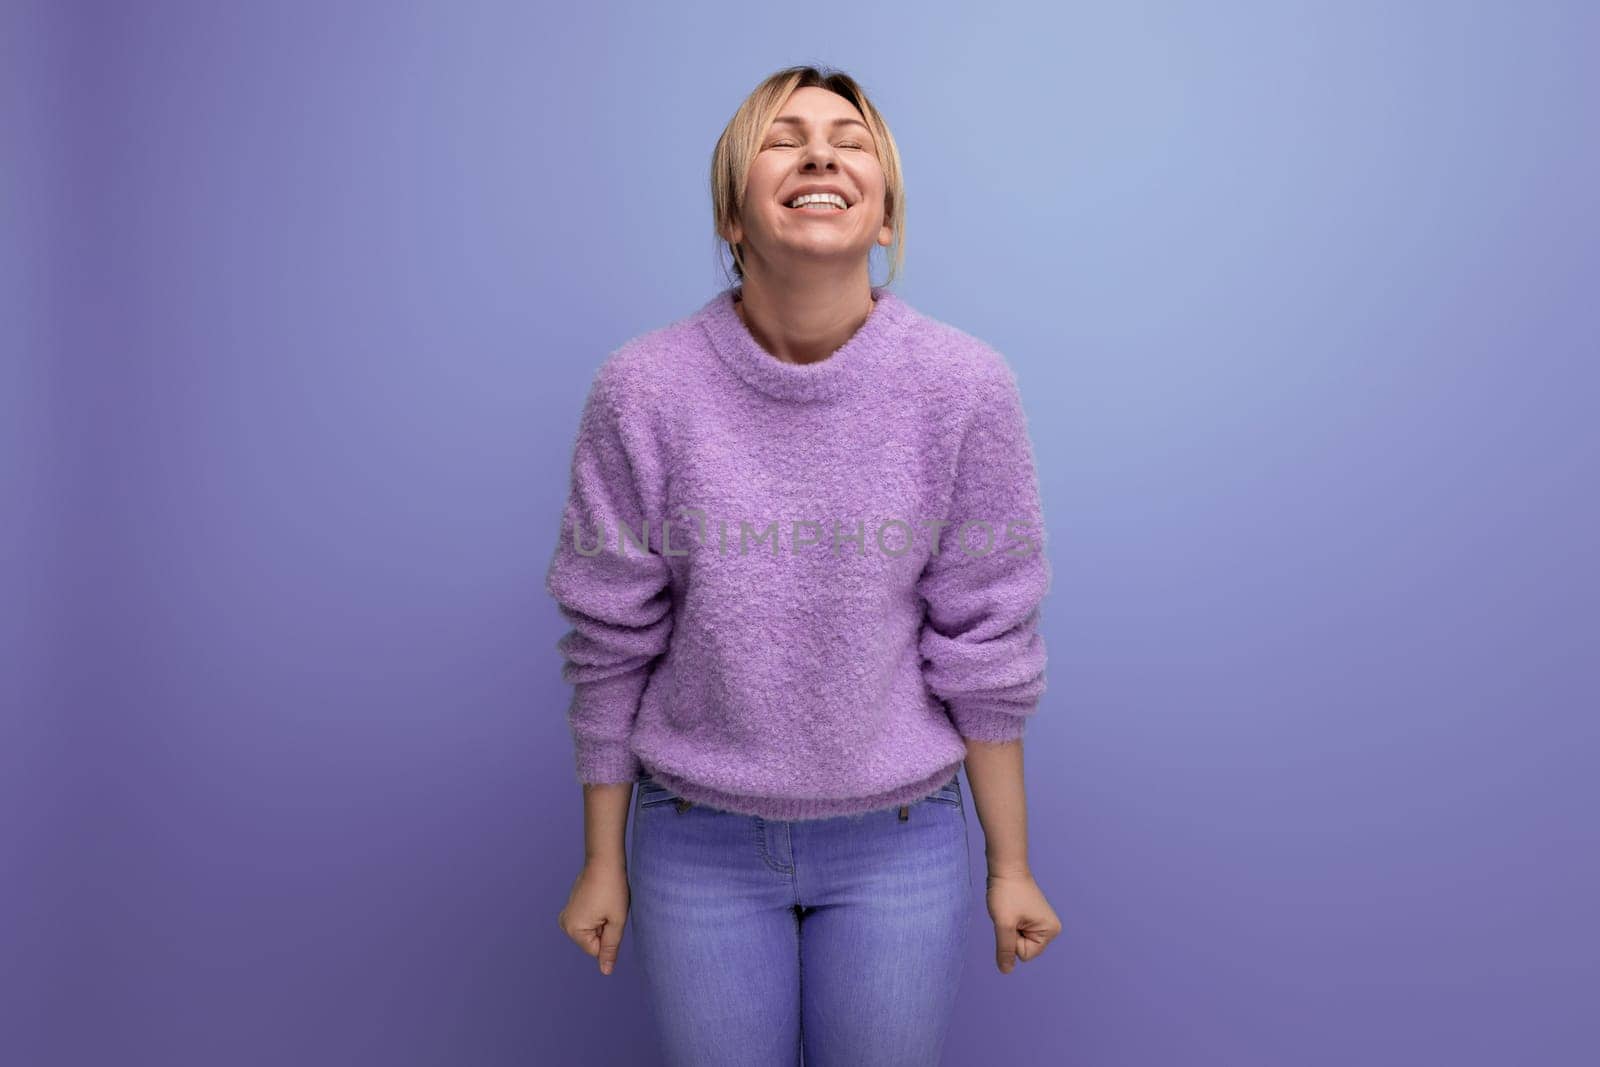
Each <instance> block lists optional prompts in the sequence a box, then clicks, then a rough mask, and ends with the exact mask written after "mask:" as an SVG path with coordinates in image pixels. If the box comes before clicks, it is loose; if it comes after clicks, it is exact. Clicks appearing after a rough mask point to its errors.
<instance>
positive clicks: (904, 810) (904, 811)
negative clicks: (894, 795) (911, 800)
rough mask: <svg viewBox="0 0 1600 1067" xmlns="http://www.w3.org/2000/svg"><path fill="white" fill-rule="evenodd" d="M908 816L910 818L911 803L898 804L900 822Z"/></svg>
mask: <svg viewBox="0 0 1600 1067" xmlns="http://www.w3.org/2000/svg"><path fill="white" fill-rule="evenodd" d="M909 818H911V805H910V804H902V805H900V821H901V822H905V821H906V820H907V819H909Z"/></svg>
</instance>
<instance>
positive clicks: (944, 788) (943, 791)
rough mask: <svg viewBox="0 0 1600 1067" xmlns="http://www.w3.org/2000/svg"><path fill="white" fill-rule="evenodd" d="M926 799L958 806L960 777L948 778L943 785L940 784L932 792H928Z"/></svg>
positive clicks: (959, 804)
mask: <svg viewBox="0 0 1600 1067" xmlns="http://www.w3.org/2000/svg"><path fill="white" fill-rule="evenodd" d="M927 799H928V800H931V801H934V802H935V803H939V804H954V805H956V806H957V807H960V806H961V779H960V778H959V777H956V778H952V779H950V780H949V781H948V782H946V783H945V784H944V785H941V786H940V787H939V788H938V789H935V790H934V791H933V792H932V793H930V794H929V795H928V797H927Z"/></svg>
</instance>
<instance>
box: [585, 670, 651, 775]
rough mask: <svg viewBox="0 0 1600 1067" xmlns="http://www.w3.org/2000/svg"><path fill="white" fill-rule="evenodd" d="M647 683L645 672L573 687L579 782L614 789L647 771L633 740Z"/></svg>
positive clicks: (616, 676)
mask: <svg viewBox="0 0 1600 1067" xmlns="http://www.w3.org/2000/svg"><path fill="white" fill-rule="evenodd" d="M646 680H647V679H646V675H645V673H644V672H640V671H629V672H627V673H625V674H618V675H613V676H612V677H610V678H604V679H600V680H597V681H593V682H584V683H582V684H581V685H575V686H574V687H573V694H572V710H571V711H570V712H569V713H568V716H567V721H568V724H569V726H570V727H571V729H572V745H573V751H574V755H575V756H576V763H577V770H578V781H579V782H581V783H583V784H584V785H610V784H613V783H616V782H632V781H634V780H636V779H637V778H638V777H639V774H640V771H641V770H642V769H643V768H642V765H641V764H640V763H639V757H637V756H635V755H634V754H633V749H632V747H631V745H630V744H629V736H630V735H631V734H632V732H633V722H634V718H635V716H636V715H637V714H638V710H639V695H640V693H642V692H643V690H644V683H645V681H646Z"/></svg>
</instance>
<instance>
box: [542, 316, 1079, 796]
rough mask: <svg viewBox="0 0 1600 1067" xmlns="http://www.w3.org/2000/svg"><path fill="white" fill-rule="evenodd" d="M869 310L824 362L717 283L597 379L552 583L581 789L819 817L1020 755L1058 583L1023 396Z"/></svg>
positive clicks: (999, 375) (956, 350)
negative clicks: (983, 747) (761, 337)
mask: <svg viewBox="0 0 1600 1067" xmlns="http://www.w3.org/2000/svg"><path fill="white" fill-rule="evenodd" d="M872 293H873V297H874V299H875V301H876V302H875V304H874V305H873V309H872V311H871V313H870V314H869V315H868V316H867V319H866V321H865V322H864V323H863V324H862V326H861V327H860V328H859V329H858V330H857V331H856V332H855V333H854V334H853V335H852V336H851V337H850V338H849V340H847V341H846V342H845V344H844V345H843V346H842V347H840V348H839V349H838V350H837V351H835V352H834V353H833V354H832V355H830V356H829V357H828V358H826V359H824V360H821V361H819V362H815V363H809V364H796V363H786V362H783V361H781V360H779V359H777V358H776V357H775V356H773V355H771V354H770V353H769V352H767V351H766V350H765V349H764V348H762V347H761V345H760V344H759V343H758V342H757V341H756V340H755V338H754V336H753V335H752V334H751V333H750V331H749V329H748V327H746V325H745V324H744V321H743V320H742V319H741V318H740V317H739V314H738V311H737V310H736V309H735V307H734V303H735V301H737V300H738V299H740V297H741V290H740V288H738V287H731V288H728V289H724V290H723V291H721V292H720V293H718V294H717V295H716V296H715V297H713V298H712V299H711V300H710V301H708V302H707V303H706V304H705V305H704V306H703V307H702V308H701V309H700V310H699V311H697V312H695V313H693V314H692V315H688V316H687V317H685V318H682V319H680V320H678V321H676V322H673V323H671V324H669V325H666V326H663V327H661V328H658V329H656V330H654V331H652V332H649V333H646V334H643V335H641V336H638V337H635V338H634V339H632V340H630V341H628V342H627V343H626V344H624V345H622V346H621V347H620V348H618V349H616V350H615V351H613V352H611V354H610V355H609V356H608V357H607V358H606V359H605V360H604V361H603V362H602V364H601V365H600V367H599V369H598V371H597V372H596V374H595V376H594V379H593V383H592V385H591V386H590V389H589V394H588V399H587V401H586V403H585V406H584V409H583V413H582V416H581V418H580V421H579V426H578V433H577V443H576V446H575V448H574V450H573V454H572V468H571V490H570V494H569V496H568V499H567V503H566V507H565V509H564V512H563V515H562V527H561V536H560V541H559V543H558V544H557V546H556V549H555V553H554V557H553V558H552V560H551V562H550V566H549V570H548V574H547V579H546V588H547V590H548V591H549V593H550V594H551V596H553V597H554V598H555V600H556V602H557V605H558V607H559V610H560V612H561V614H562V616H563V617H564V618H565V620H566V621H567V622H568V623H570V624H571V629H570V630H569V631H568V632H566V633H565V634H564V635H563V636H562V637H561V639H560V641H559V642H558V646H557V647H558V651H559V652H560V653H561V654H562V658H563V666H562V678H563V680H564V681H566V682H569V683H571V685H572V686H573V699H572V703H571V705H570V707H569V709H568V712H567V722H568V724H569V726H570V728H571V732H572V737H573V741H574V745H575V749H576V756H577V772H578V780H579V781H580V782H582V783H586V784H587V783H612V782H632V781H635V780H637V779H638V778H639V777H641V775H642V774H643V773H648V774H650V775H651V776H653V777H654V778H655V779H656V780H657V781H659V782H660V783H661V784H663V785H665V786H666V787H667V788H669V789H671V790H672V791H674V792H675V793H677V794H678V795H679V796H681V797H684V798H685V799H688V800H691V801H695V802H697V803H700V804H703V805H707V806H710V807H714V808H719V809H722V810H724V811H729V812H735V813H740V814H746V815H756V816H761V817H764V818H769V819H785V820H798V819H815V818H828V817H832V816H838V815H852V814H861V813H866V812H870V811H875V810H878V809H884V808H891V807H896V806H899V805H902V804H907V803H910V802H912V801H915V800H919V799H921V798H923V797H926V796H928V795H930V794H931V793H933V792H934V791H936V790H937V789H938V787H939V786H940V785H942V784H943V783H945V782H946V781H948V780H949V779H950V777H951V776H952V775H953V774H954V773H955V770H956V768H957V767H958V766H959V765H960V763H961V762H962V760H963V759H964V758H965V756H966V742H967V741H968V740H980V741H1010V740H1014V739H1017V738H1019V737H1021V736H1022V733H1023V728H1024V726H1025V724H1026V722H1027V719H1028V716H1030V715H1032V714H1033V713H1034V712H1035V710H1036V709H1037V707H1038V702H1039V697H1040V695H1041V694H1042V693H1043V691H1044V687H1045V648H1044V642H1043V639H1042V638H1041V636H1040V634H1039V632H1038V623H1039V618H1040V609H1041V603H1042V601H1043V599H1044V596H1045V594H1046V592H1047V590H1048V587H1049V584H1050V578H1051V569H1050V566H1049V563H1048V560H1047V557H1046V552H1045V538H1044V523H1043V515H1042V513H1041V508H1040V501H1039V489H1038V480H1037V473H1036V469H1035V462H1034V456H1033V450H1032V445H1031V442H1030V440H1029V436H1028V429H1027V425H1026V420H1025V416H1024V412H1023V407H1022V403H1021V397H1020V394H1019V392H1018V389H1017V383H1016V377H1015V374H1014V372H1013V371H1012V369H1011V367H1010V365H1009V364H1008V363H1007V362H1006V360H1005V359H1004V358H1003V357H1002V356H1001V355H1000V354H999V353H998V352H996V351H995V350H994V349H993V348H991V347H989V346H988V345H986V344H984V343H983V342H982V341H979V340H977V339H976V338H974V337H972V336H970V335H968V334H966V333H964V332H962V331H961V330H959V329H957V328H955V327H953V326H950V325H947V324H945V323H942V322H940V321H938V320H936V319H933V318H931V317H928V316H925V315H923V314H921V313H920V312H918V311H916V310H915V309H914V308H912V307H911V306H910V305H909V304H908V303H906V302H905V301H903V300H902V299H901V298H899V297H898V296H896V295H895V294H894V293H892V292H890V291H889V290H887V289H884V288H874V289H873V290H872Z"/></svg>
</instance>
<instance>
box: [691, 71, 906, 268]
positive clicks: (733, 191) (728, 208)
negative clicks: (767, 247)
mask: <svg viewBox="0 0 1600 1067" xmlns="http://www.w3.org/2000/svg"><path fill="white" fill-rule="evenodd" d="M812 86H814V87H816V88H820V89H827V90H828V91H829V92H833V93H837V94H838V95H840V96H842V97H844V98H845V100H847V101H849V102H850V103H851V104H853V105H854V106H855V108H856V110H857V111H859V112H861V117H862V118H863V119H865V120H866V123H867V126H868V127H869V128H870V129H871V130H872V139H873V141H874V142H875V143H876V144H877V148H878V165H879V166H880V167H881V168H882V169H883V180H884V204H883V217H884V222H885V223H887V224H888V225H891V226H893V227H894V240H893V241H892V242H891V244H890V248H889V255H888V259H889V277H888V279H887V280H886V281H885V282H884V283H883V284H885V285H888V284H890V283H892V282H893V281H894V280H895V278H896V277H898V276H899V275H900V272H901V270H902V269H903V268H904V265H905V234H906V193H905V183H904V181H903V179H902V177H901V173H900V151H899V149H898V148H896V147H895V143H894V136H893V135H892V134H890V132H889V124H888V123H887V122H885V121H884V119H883V115H882V114H881V113H879V111H878V109H877V108H876V107H874V106H873V104H872V101H871V100H869V99H868V98H867V94H866V92H865V90H863V89H862V88H861V86H860V85H858V84H857V83H856V80H855V79H854V78H852V77H850V75H848V74H846V73H844V72H843V71H839V70H831V69H829V68H817V67H811V66H799V67H785V68H784V69H783V70H780V71H778V72H777V73H775V74H772V75H770V76H768V77H767V78H766V79H765V80H764V81H763V82H762V83H761V84H760V85H758V86H756V87H755V89H754V91H752V92H751V93H750V95H749V96H747V97H745V98H744V102H743V103H742V104H740V105H739V110H737V111H735V112H734V113H733V118H731V119H729V120H728V125H727V126H725V127H724V128H723V130H722V136H720V137H718V138H717V146H716V148H715V149H713V150H712V152H711V211H712V216H713V219H714V223H715V227H716V236H717V239H718V240H719V241H721V242H722V243H723V245H724V246H726V247H727V249H728V251H729V252H730V253H731V254H732V256H733V271H734V273H735V274H736V275H737V276H738V277H739V278H740V279H743V278H744V257H743V255H742V254H741V252H740V249H739V246H738V245H735V244H732V243H731V242H729V241H728V240H727V234H728V233H729V230H730V227H731V226H732V224H733V223H734V222H736V221H738V219H739V218H740V211H741V209H742V208H743V206H744V191H745V180H746V177H747V176H748V175H749V173H750V164H751V162H752V161H753V160H754V159H755V157H756V154H757V153H758V152H759V151H760V150H761V139H762V138H763V137H764V136H765V135H766V132H767V128H768V127H769V126H771V125H772V120H773V119H775V118H777V117H778V112H779V111H780V110H781V109H782V108H783V105H784V102H785V101H786V100H788V99H789V94H790V93H792V92H794V91H795V90H796V89H803V88H807V87H812ZM874 247H876V246H874ZM869 254H870V253H869Z"/></svg>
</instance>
